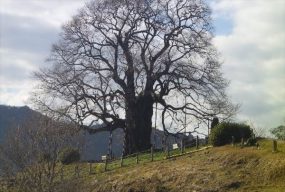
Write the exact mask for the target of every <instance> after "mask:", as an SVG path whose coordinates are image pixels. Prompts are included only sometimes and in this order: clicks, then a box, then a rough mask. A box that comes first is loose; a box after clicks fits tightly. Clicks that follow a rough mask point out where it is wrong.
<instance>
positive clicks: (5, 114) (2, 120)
mask: <svg viewBox="0 0 285 192" xmlns="http://www.w3.org/2000/svg"><path fill="white" fill-rule="evenodd" d="M39 114H40V113H38V112H36V111H34V110H32V109H30V108H29V107H27V106H23V107H14V106H6V105H0V142H1V141H2V140H3V139H4V137H5V134H6V133H7V131H8V130H9V129H11V128H14V127H17V126H20V125H22V124H23V123H24V122H26V121H28V120H29V119H30V118H31V117H32V116H35V115H39Z"/></svg>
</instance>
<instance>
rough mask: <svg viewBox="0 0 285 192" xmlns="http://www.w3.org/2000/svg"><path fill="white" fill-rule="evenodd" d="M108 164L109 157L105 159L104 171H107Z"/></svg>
mask: <svg viewBox="0 0 285 192" xmlns="http://www.w3.org/2000/svg"><path fill="white" fill-rule="evenodd" d="M107 164H108V156H106V159H105V165H104V171H107Z"/></svg>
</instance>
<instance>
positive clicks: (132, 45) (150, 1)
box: [36, 0, 232, 153]
mask: <svg viewBox="0 0 285 192" xmlns="http://www.w3.org/2000/svg"><path fill="white" fill-rule="evenodd" d="M212 37H213V35H212V25H211V10H210V8H209V6H208V5H207V4H206V2H205V1H204V0H96V1H93V2H90V3H88V4H86V6H85V7H84V8H83V9H81V10H80V11H79V13H78V14H77V15H76V16H74V17H73V18H72V20H71V21H70V22H68V23H67V24H66V25H64V26H63V31H62V33H61V36H60V39H59V41H58V42H57V43H56V44H55V45H54V46H53V48H52V52H51V57H50V59H49V62H50V63H51V64H52V66H51V67H50V66H49V67H46V68H45V69H42V70H41V72H39V73H37V77H38V78H39V79H40V81H41V86H40V89H41V91H42V93H43V95H44V97H41V96H39V92H38V93H37V94H38V95H37V98H36V100H37V102H38V103H39V104H40V105H41V106H42V107H43V108H44V109H45V110H48V111H54V112H58V113H61V114H65V115H66V116H68V117H69V118H70V119H71V120H73V121H76V122H78V123H80V124H81V125H82V127H84V128H86V129H88V130H89V131H90V133H95V132H97V131H104V130H110V131H112V130H114V129H116V128H123V129H124V130H125V140H126V141H125V142H126V153H132V152H135V151H137V150H145V149H148V148H149V147H150V145H151V143H150V135H151V130H152V116H153V106H154V104H156V103H157V104H158V105H159V109H160V112H161V113H160V117H161V118H160V119H161V125H162V126H163V128H164V130H165V131H166V132H168V128H169V126H168V124H169V121H170V120H168V119H172V121H173V120H175V121H176V122H179V121H180V119H181V118H182V117H183V115H181V114H187V115H189V116H191V117H192V118H195V119H197V120H203V119H210V118H212V117H213V116H215V115H219V114H225V113H226V112H229V111H231V109H232V108H230V106H231V105H230V103H229V102H228V101H227V97H226V95H225V88H226V87H227V81H225V79H224V78H223V77H222V74H221V72H220V62H219V60H218V56H217V52H216V50H215V48H214V47H213V45H212V42H211V41H212ZM94 122H98V123H100V124H101V125H102V126H101V127H100V128H97V129H92V127H90V126H89V125H92V124H93V123H94ZM87 123H88V125H87Z"/></svg>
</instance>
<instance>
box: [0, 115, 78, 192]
mask: <svg viewBox="0 0 285 192" xmlns="http://www.w3.org/2000/svg"><path fill="white" fill-rule="evenodd" d="M77 132H78V131H77V128H76V126H74V125H72V124H68V123H66V122H62V121H57V120H55V119H51V118H47V117H45V116H41V115H37V116H34V117H31V118H30V119H29V121H27V122H25V123H24V124H23V125H20V126H18V127H16V128H14V129H11V130H10V131H9V133H8V134H7V136H6V139H5V140H4V142H3V143H2V144H1V145H0V164H1V165H0V173H1V175H3V176H4V178H5V179H8V180H9V179H12V180H13V186H14V189H18V190H19V191H29V192H33V191H35V192H37V191H41V192H45V191H46V192H51V191H56V190H55V187H56V186H57V185H58V184H59V179H58V178H59V175H58V170H59V168H58V166H59V163H58V155H59V152H60V150H62V149H63V148H64V147H66V146H69V145H71V144H72V143H74V138H75V133H77ZM65 182H66V181H65Z"/></svg>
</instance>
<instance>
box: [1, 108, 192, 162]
mask: <svg viewBox="0 0 285 192" xmlns="http://www.w3.org/2000/svg"><path fill="white" fill-rule="evenodd" d="M35 115H41V114H40V113H39V112H37V111H34V110H32V109H30V108H29V107H27V106H23V107H12V106H6V105H0V143H1V141H3V139H4V137H5V134H6V133H7V132H8V130H9V129H11V128H13V127H16V126H21V125H22V124H23V123H24V122H26V121H28V120H29V119H31V118H32V117H33V116H35ZM79 134H81V135H83V138H84V140H85V142H84V143H85V145H84V147H83V150H82V154H81V157H82V160H88V161H89V160H100V159H101V156H102V155H106V154H107V151H108V143H109V132H99V133H96V134H93V135H90V134H89V133H88V132H87V131H82V132H80V133H79ZM163 134H164V133H163V132H162V131H160V130H154V129H153V133H152V136H151V140H152V143H153V144H154V145H155V146H156V148H162V140H163ZM181 136H182V135H181ZM190 137H192V136H190ZM123 138H124V132H123V130H122V129H117V130H115V131H114V132H113V134H112V140H113V142H112V153H113V155H114V156H115V157H119V156H120V155H121V153H122V148H123V147H122V146H123ZM167 140H168V144H170V145H171V144H173V143H177V142H179V138H176V137H173V136H170V137H168V139H167Z"/></svg>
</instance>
